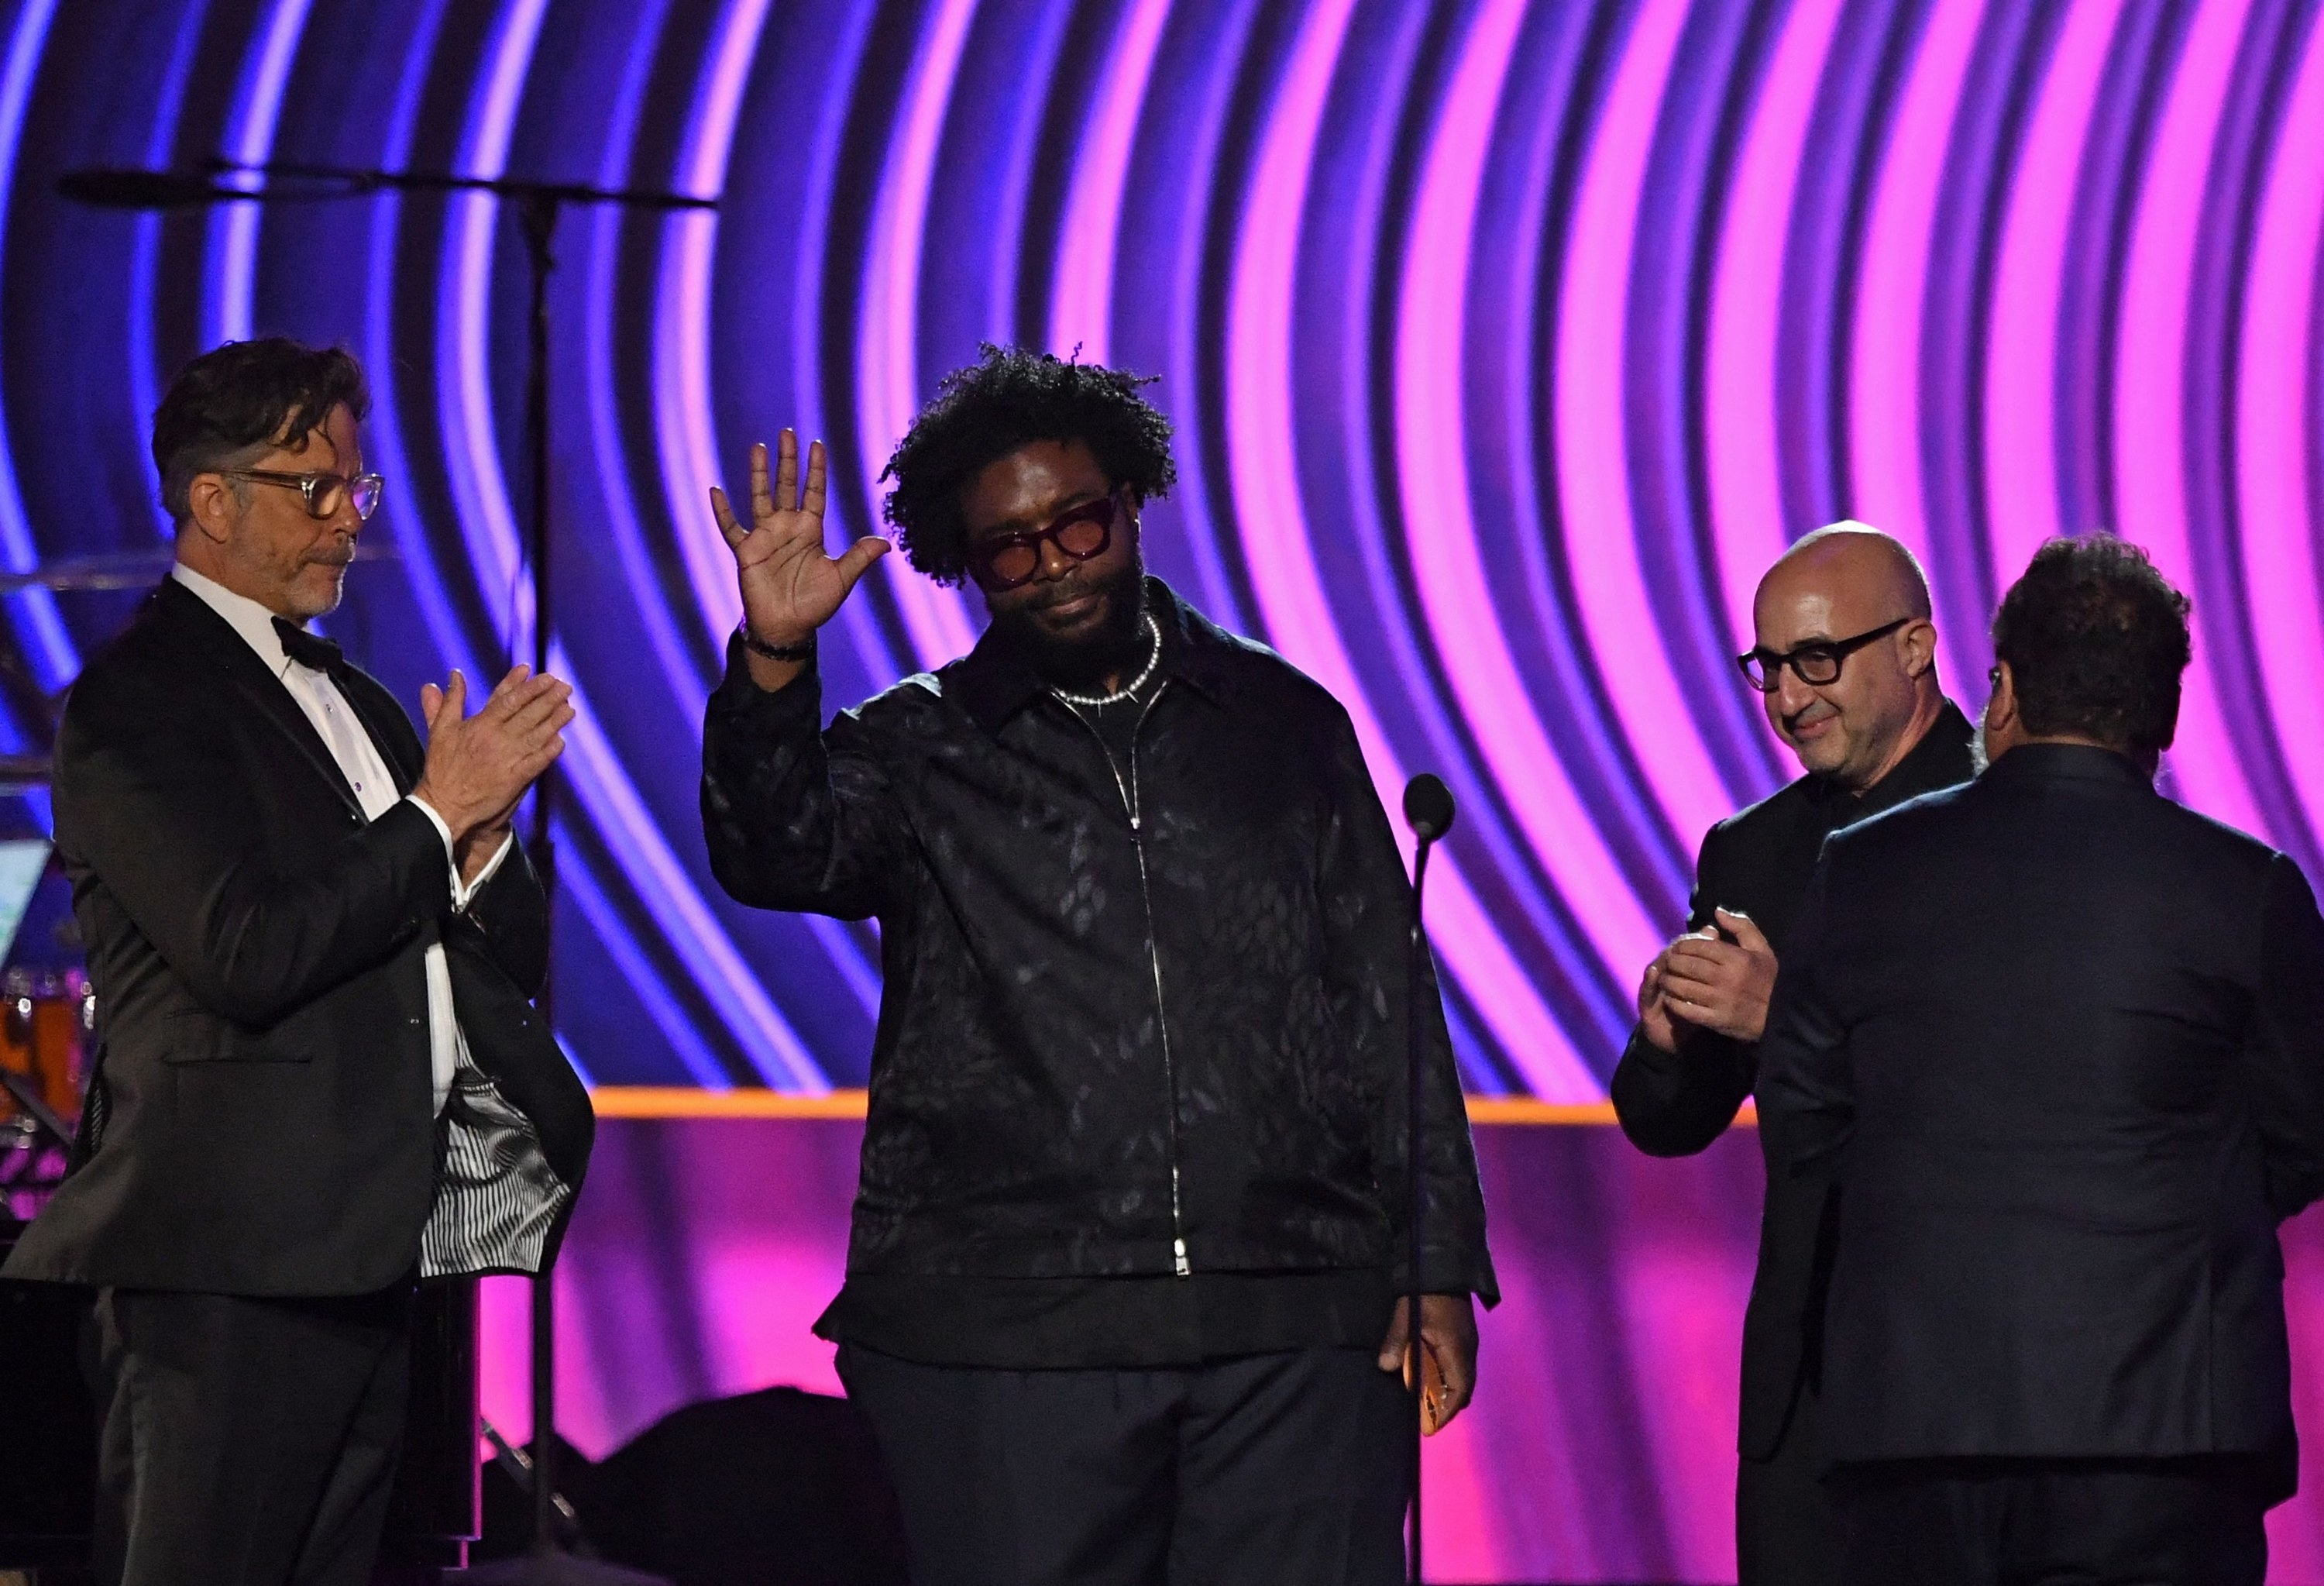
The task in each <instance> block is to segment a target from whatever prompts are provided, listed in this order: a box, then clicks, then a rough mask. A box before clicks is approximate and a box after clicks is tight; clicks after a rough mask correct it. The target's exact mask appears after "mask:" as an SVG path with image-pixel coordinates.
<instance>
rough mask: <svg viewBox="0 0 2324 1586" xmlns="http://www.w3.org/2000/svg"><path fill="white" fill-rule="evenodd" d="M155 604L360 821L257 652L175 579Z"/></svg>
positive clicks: (318, 737)
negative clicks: (328, 785)
mask: <svg viewBox="0 0 2324 1586" xmlns="http://www.w3.org/2000/svg"><path fill="white" fill-rule="evenodd" d="M153 598H154V603H155V606H154V609H155V613H156V614H157V615H160V616H163V617H165V618H167V619H169V620H170V621H171V622H175V623H176V624H177V625H178V626H179V627H180V630H181V631H182V632H185V633H186V634H187V635H188V636H189V638H190V639H192V640H193V641H194V643H195V645H196V647H197V648H198V649H199V650H201V651H202V652H203V654H204V655H206V656H207V657H208V659H210V661H211V662H212V663H213V664H215V665H216V666H217V668H218V669H219V670H220V671H221V672H223V673H224V674H225V675H226V682H227V684H228V685H229V686H230V687H233V688H234V689H235V690H236V691H237V692H239V693H240V694H241V695H242V696H243V697H244V699H245V700H247V701H248V702H249V704H250V707H251V710H252V712H253V713H254V715H256V716H257V717H258V718H259V719H260V720H261V721H264V722H267V723H269V724H272V726H273V727H275V728H276V729H277V730H279V731H280V732H281V734H282V736H283V738H284V739H285V740H286V741H287V742H288V743H289V746H290V747H291V750H292V752H294V753H296V754H297V755H298V756H299V758H300V759H301V760H302V761H305V762H306V763H307V765H308V766H309V768H310V769H311V770H313V771H314V773H315V774H316V775H317V776H318V777H321V778H322V779H324V780H325V781H326V782H327V783H329V784H330V786H331V790H332V791H333V792H335V793H337V795H338V796H339V800H340V802H341V803H343V804H345V805H346V807H347V808H348V809H350V810H352V811H353V812H354V813H355V816H357V818H362V817H363V813H364V808H363V803H362V801H361V800H360V799H358V798H356V797H355V789H354V788H351V787H349V786H348V785H347V779H346V773H345V772H343V771H341V770H339V762H338V761H336V760H333V759H332V758H331V751H330V749H329V747H328V746H327V744H325V743H324V742H323V737H322V734H321V733H318V732H316V731H315V724H314V723H312V722H310V721H309V720H308V719H307V713H306V712H305V711H303V710H300V708H299V702H298V701H297V700H295V699H293V698H291V690H290V689H288V688H286V687H283V686H282V680H281V678H276V677H273V676H272V675H271V674H270V673H269V672H268V671H267V669H266V663H265V662H264V661H263V660H261V659H258V652H257V651H256V650H253V649H251V648H250V646H249V645H248V644H247V643H246V642H244V640H243V637H242V635H241V634H239V633H237V632H235V631H234V628H233V626H232V625H231V624H230V623H228V622H226V619H225V618H224V617H221V616H219V615H218V614H217V613H216V612H214V611H212V610H210V608H209V606H208V604H206V603H205V602H204V601H203V600H202V597H201V596H200V595H196V594H195V593H194V592H193V591H191V590H189V589H188V588H186V587H185V586H183V585H181V584H180V583H179V582H178V581H177V580H176V579H174V578H171V579H166V580H164V581H163V583H162V585H161V588H160V589H159V590H157V591H156V592H155V593H154V597H153Z"/></svg>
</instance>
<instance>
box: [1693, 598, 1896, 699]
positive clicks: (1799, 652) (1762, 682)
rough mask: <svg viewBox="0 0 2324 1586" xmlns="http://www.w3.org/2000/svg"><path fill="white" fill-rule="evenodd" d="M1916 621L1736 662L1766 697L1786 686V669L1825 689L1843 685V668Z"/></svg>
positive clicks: (1757, 654) (1765, 652)
mask: <svg viewBox="0 0 2324 1586" xmlns="http://www.w3.org/2000/svg"><path fill="white" fill-rule="evenodd" d="M1917 621H1919V619H1918V618H1915V617H1898V618H1897V619H1896V620H1895V622H1883V623H1881V624H1880V626H1878V627H1877V628H1870V629H1867V630H1866V631H1865V632H1861V633H1858V634H1856V635H1854V636H1853V637H1851V638H1848V639H1819V640H1815V641H1812V642H1811V643H1807V644H1798V645H1794V646H1793V647H1792V648H1791V649H1789V650H1784V651H1782V652H1780V653H1778V652H1777V651H1775V650H1765V649H1762V650H1747V651H1745V652H1744V653H1743V654H1741V655H1738V656H1737V657H1736V658H1735V664H1736V665H1737V666H1738V667H1740V668H1742V669H1743V680H1744V681H1745V682H1747V683H1748V684H1750V685H1751V687H1754V688H1757V690H1758V691H1759V692H1760V693H1762V694H1773V693H1774V692H1775V690H1776V689H1778V688H1781V687H1783V686H1784V668H1785V667H1789V668H1791V669H1792V670H1793V671H1794V672H1796V673H1797V674H1799V679H1800V681H1801V682H1803V683H1805V684H1808V685H1809V686H1810V687H1817V688H1821V687H1823V686H1825V685H1826V684H1828V683H1837V682H1839V681H1840V664H1841V663H1842V662H1843V661H1845V660H1847V659H1848V658H1849V656H1851V655H1854V654H1855V653H1856V652H1857V651H1858V650H1862V649H1863V648H1864V647H1865V646H1866V645H1867V644H1869V643H1871V642H1872V641H1874V640H1876V639H1886V637H1888V635H1889V634H1891V633H1894V632H1895V631H1896V630H1897V629H1899V628H1901V627H1903V626H1904V624H1905V623H1907V622H1917Z"/></svg>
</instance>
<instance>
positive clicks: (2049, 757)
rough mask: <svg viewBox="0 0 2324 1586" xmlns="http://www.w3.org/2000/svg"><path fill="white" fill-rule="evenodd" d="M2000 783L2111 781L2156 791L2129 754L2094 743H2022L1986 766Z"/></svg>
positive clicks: (1991, 776) (1987, 775) (1986, 774)
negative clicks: (2103, 747)
mask: <svg viewBox="0 0 2324 1586" xmlns="http://www.w3.org/2000/svg"><path fill="white" fill-rule="evenodd" d="M1985 776H1986V779H1989V780H1992V781H1995V782H2001V783H2010V782H2019V783H2030V782H2112V783H2116V784H2117V785H2119V786H2122V787H2126V788H2141V789H2144V791H2146V792H2149V793H2152V792H2153V791H2154V783H2153V780H2152V779H2150V778H2149V777H2148V776H2147V774H2146V772H2145V770H2144V769H2143V768H2142V767H2141V766H2140V765H2139V763H2138V762H2137V761H2135V760H2133V759H2131V758H2130V756H2128V755H2126V754H2118V753H2116V752H2115V751H2113V750H2111V749H2100V748H2098V746H2097V745H2096V744H2094V743H2021V744H2019V745H2018V746H2017V747H2016V748H2015V749H2013V750H2011V751H2010V752H2008V753H2006V754H2005V755H2003V756H2002V757H2001V758H2000V759H1999V760H1997V761H1994V762H1993V763H1992V764H1991V765H1989V766H1987V768H1986V771H1985Z"/></svg>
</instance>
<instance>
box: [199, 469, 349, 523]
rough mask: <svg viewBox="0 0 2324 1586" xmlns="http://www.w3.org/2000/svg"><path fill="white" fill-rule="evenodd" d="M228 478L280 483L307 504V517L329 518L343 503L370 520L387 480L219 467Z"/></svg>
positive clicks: (335, 514)
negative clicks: (348, 503)
mask: <svg viewBox="0 0 2324 1586" xmlns="http://www.w3.org/2000/svg"><path fill="white" fill-rule="evenodd" d="M218 472H219V473H220V474H222V475H224V476H225V477H226V478H228V479H251V480H255V481H256V482H257V483H259V484H279V485H281V486H282V487H283V488H284V489H286V490H295V491H297V492H298V493H299V495H300V500H302V501H304V502H305V503H307V515H308V516H309V517H310V518H323V519H329V518H335V517H337V516H338V512H339V505H340V503H343V502H353V503H355V516H356V517H358V518H360V519H363V520H364V521H370V518H371V515H372V514H373V513H374V512H377V511H379V502H380V497H382V496H383V495H385V494H386V493H387V481H386V480H385V479H383V478H381V477H380V476H379V475H376V474H357V475H354V476H353V477H352V478H350V477H349V476H348V475H345V474H326V473H319V472H318V473H313V474H278V473H276V472H274V470H272V468H221V469H220V470H218Z"/></svg>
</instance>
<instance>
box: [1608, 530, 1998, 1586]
mask: <svg viewBox="0 0 2324 1586" xmlns="http://www.w3.org/2000/svg"><path fill="white" fill-rule="evenodd" d="M1930 611H1931V607H1930V602H1929V586H1928V581H1927V579H1926V578H1925V577H1924V576H1923V574H1922V571H1921V567H1920V564H1919V563H1918V562H1916V561H1915V560H1914V558H1913V555H1912V553H1911V552H1910V551H1908V550H1906V549H1904V547H1903V546H1902V545H1900V544H1898V543H1897V542H1896V541H1895V539H1890V538H1889V537H1888V536H1887V535H1886V534H1883V533H1881V532H1879V531H1878V530H1874V529H1871V528H1867V526H1866V525H1864V524H1861V523H1854V522H1845V523H1835V524H1833V525H1831V527H1829V528H1826V529H1821V530H1817V531H1816V532H1814V533H1812V534H1811V535H1809V536H1807V537H1806V538H1805V539H1802V540H1800V541H1799V542H1798V543H1797V544H1796V545H1794V546H1793V548H1792V549H1790V550H1789V551H1788V552H1786V553H1785V554H1784V557H1783V558H1782V559H1780V560H1779V561H1777V562H1776V563H1775V566H1774V567H1771V568H1769V569H1768V571H1767V574H1766V577H1765V578H1763V579H1761V580H1760V584H1759V590H1758V595H1757V599H1756V600H1755V602H1754V603H1753V607H1752V622H1753V626H1754V628H1755V630H1756V632H1755V633H1754V641H1755V642H1754V647H1753V648H1752V650H1750V651H1749V652H1748V654H1745V655H1742V656H1739V657H1738V658H1737V661H1738V666H1739V667H1740V669H1741V671H1742V674H1743V679H1744V681H1745V682H1746V683H1747V684H1748V686H1749V687H1752V688H1754V689H1756V690H1757V692H1758V695H1759V697H1760V700H1761V702H1762V705H1763V707H1764V708H1765V710H1766V715H1767V724H1768V726H1770V727H1771V728H1773V729H1774V730H1775V736H1776V737H1778V738H1780V739H1781V740H1783V742H1784V746H1785V747H1786V748H1788V749H1789V750H1790V751H1791V752H1792V753H1793V754H1794V756H1795V757H1797V759H1798V761H1799V762H1800V765H1801V768H1802V769H1803V770H1804V771H1805V772H1806V775H1804V776H1803V777H1801V778H1800V779H1798V780H1797V781H1795V782H1794V783H1792V784H1791V785H1790V786H1788V787H1786V788H1784V789H1783V791H1781V792H1779V793H1777V794H1775V796H1774V797H1773V798H1768V799H1766V800H1764V801H1762V802H1761V803H1758V804H1756V805H1754V806H1752V807H1750V808H1748V809H1747V810H1744V811H1743V812H1742V813H1741V814H1739V815H1736V816H1730V817H1729V819H1727V820H1724V821H1721V822H1720V824H1719V825H1716V826H1713V827H1712V828H1711V831H1710V833H1709V834H1706V835H1705V836H1704V838H1703V841H1702V853H1701V859H1700V860H1699V861H1698V862H1697V864H1696V867H1695V883H1694V891H1693V896H1692V899H1691V901H1690V902H1689V905H1688V912H1687V934H1686V935H1685V936H1680V937H1679V938H1678V939H1677V940H1676V941H1674V942H1673V943H1672V944H1671V945H1669V946H1668V947H1667V948H1665V950H1664V951H1663V952H1662V954H1659V955H1658V956H1657V957H1656V958H1655V961H1654V962H1653V963H1652V964H1648V965H1647V966H1646V973H1645V976H1644V978H1643V979H1642V980H1641V982H1640V984H1639V987H1638V1023H1637V1028H1634V1029H1633V1030H1632V1031H1631V1033H1630V1039H1629V1044H1628V1047H1625V1048H1624V1050H1623V1053H1622V1060H1621V1063H1620V1065H1618V1067H1617V1068H1616V1069H1615V1071H1614V1083H1613V1093H1614V1110H1615V1112H1616V1114H1617V1115H1618V1117H1619V1118H1620V1120H1621V1123H1622V1129H1623V1131H1624V1132H1625V1133H1627V1134H1628V1136H1629V1137H1630V1139H1631V1142H1632V1143H1633V1144H1635V1145H1636V1146H1637V1148H1639V1149H1640V1150H1642V1151H1646V1152H1648V1153H1649V1154H1651V1155H1654V1156H1657V1157H1683V1156H1691V1155H1692V1154H1693V1153H1695V1152H1697V1151H1701V1150H1702V1149H1704V1148H1707V1147H1708V1146H1709V1145H1710V1144H1711V1141H1713V1140H1715V1139H1718V1138H1719V1136H1720V1133H1721V1132H1723V1131H1724V1130H1726V1128H1727V1126H1728V1125H1729V1123H1731V1122H1732V1121H1734V1119H1735V1116H1736V1114H1737V1113H1738V1111H1740V1110H1741V1108H1742V1105H1743V1103H1744V1102H1745V1100H1746V1099H1747V1098H1748V1097H1749V1096H1750V1095H1751V1093H1752V1089H1753V1086H1754V1085H1755V1084H1756V1083H1757V1078H1758V1058H1757V1043H1758V1040H1759V1037H1760V1035H1761V1033H1762V1031H1763V1030H1764V1028H1765V1027H1766V1018H1767V1003H1768V999H1769V997H1770V996H1771V995H1772V993H1773V992H1774V990H1775V967H1776V964H1777V961H1778V959H1779V957H1780V955H1781V954H1782V952H1783V948H1784V941H1785V939H1786V937H1787V936H1789V934H1790V931H1791V927H1792V923H1793V921H1794V917H1796V915H1797V914H1798V911H1799V908H1800V905H1801V902H1802V900H1803V898H1804V896H1805V894H1806V891H1807V884H1808V877H1809V875H1810V873H1811V872H1812V871H1813V870H1814V868H1815V862H1816V854H1817V853H1818V852H1819V851H1820V850H1821V847H1822V846H1823V840H1824V839H1825V838H1826V837H1828V836H1830V835H1831V834H1832V833H1833V832H1835V831H1838V830H1840V829H1841V828H1842V827H1844V826H1849V825H1854V824H1855V823H1856V822H1858V821H1860V820H1863V819H1865V818H1867V816H1874V815H1877V814H1878V813H1880V812H1881V811H1882V810H1885V809H1890V808H1893V807H1895V806H1896V805H1899V804H1902V803H1904V801H1905V800H1906V799H1909V798H1918V797H1919V796H1920V795H1922V794H1923V793H1931V792H1934V791H1936V790H1937V789H1939V788H1946V787H1950V786H1952V785H1953V784H1955V783H1958V782H1964V781H1967V780H1968V779H1969V776H1970V774H1971V772H1972V769H1973V768H1972V765H1971V761H1970V754H1969V745H1970V740H1971V738H1972V735H1973V734H1972V732H1971V729H1970V726H1969V718H1968V717H1967V716H1965V715H1962V714H1961V712H1960V708H1959V707H1958V706H1956V705H1953V704H1952V703H1951V702H1950V701H1949V700H1947V699H1946V698H1945V696H1944V692H1943V690H1942V689H1941V687H1939V685H1938V681H1937V664H1936V656H1937V631H1936V627H1935V624H1934V623H1932V622H1931V621H1930ZM1836 1211H1837V1207H1836V1203H1835V1202H1834V1199H1833V1196H1832V1194H1831V1190H1830V1188H1829V1185H1827V1184H1826V1183H1824V1182H1823V1181H1822V1180H1821V1179H1815V1178H1798V1177H1792V1178H1785V1179H1781V1180H1778V1179H1777V1178H1775V1176H1772V1175H1771V1176H1770V1178H1769V1182H1768V1186H1767V1200H1766V1213H1765V1214H1764V1216H1763V1218H1762V1221H1761V1224H1760V1239H1759V1267H1758V1272H1757V1276H1756V1277H1755V1278H1754V1279H1753V1282H1752V1286H1751V1305H1750V1310H1749V1313H1748V1315H1747V1317H1746V1319H1745V1321H1744V1324H1743V1393H1742V1414H1741V1427H1740V1435H1739V1438H1738V1452H1739V1453H1740V1455H1741V1461H1740V1464H1739V1467H1738V1473H1737V1480H1736V1494H1735V1513H1736V1555H1737V1568H1738V1580H1739V1581H1740V1582H1741V1586H1794V1583H1796V1586H1822V1583H1824V1582H1830V1581H1837V1580H1838V1579H1839V1569H1840V1532H1839V1525H1838V1521H1837V1520H1836V1518H1835V1517H1834V1513H1833V1510H1832V1508H1831V1502H1830V1499H1829V1498H1828V1496H1827V1494H1826V1492H1825V1489H1824V1488H1823V1484H1822V1482H1821V1479H1820V1476H1821V1466H1822V1462H1821V1455H1820V1453H1819V1451H1818V1447H1817V1438H1816V1434H1815V1426H1816V1394H1817V1378H1818V1363H1819V1362H1818V1360H1817V1342H1818V1341H1817V1336H1816V1328H1815V1326H1814V1325H1813V1317H1814V1316H1815V1314H1816V1312H1817V1311H1818V1310H1819V1309H1820V1306H1818V1305H1815V1304H1813V1303H1812V1302H1813V1301H1814V1300H1815V1299H1816V1298H1817V1296H1820V1295H1821V1274H1822V1272H1823V1270H1824V1268H1825V1265H1826V1264H1827V1263H1828V1261H1829V1259H1830V1256H1829V1243H1830V1240H1831V1227H1832V1222H1831V1220H1832V1218H1833V1217H1834V1215H1835V1214H1836Z"/></svg>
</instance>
